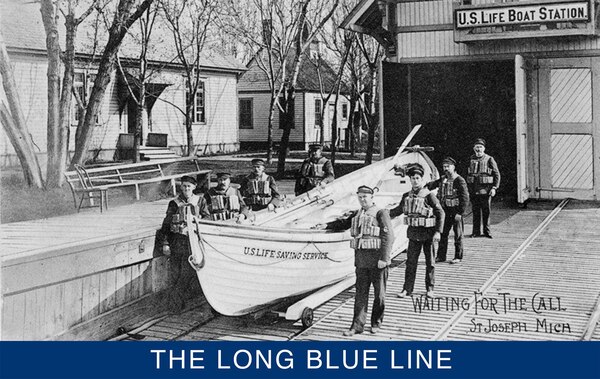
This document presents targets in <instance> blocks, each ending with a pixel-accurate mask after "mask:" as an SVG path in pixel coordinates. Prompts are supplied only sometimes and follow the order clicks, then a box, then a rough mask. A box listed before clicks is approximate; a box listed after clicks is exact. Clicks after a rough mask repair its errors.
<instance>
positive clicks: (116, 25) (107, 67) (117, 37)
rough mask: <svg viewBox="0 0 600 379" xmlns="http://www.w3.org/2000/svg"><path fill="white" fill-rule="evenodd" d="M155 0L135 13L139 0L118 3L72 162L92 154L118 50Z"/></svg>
mask: <svg viewBox="0 0 600 379" xmlns="http://www.w3.org/2000/svg"><path fill="white" fill-rule="evenodd" d="M152 2H153V0H144V1H143V2H142V3H141V4H140V5H139V7H138V8H137V9H136V11H135V12H134V13H133V14H130V11H131V9H132V8H133V7H134V6H135V4H136V2H135V1H133V0H120V1H119V4H118V6H117V13H116V14H115V18H114V20H113V23H112V25H111V26H110V29H109V33H108V42H107V43H106V47H105V48H104V52H103V53H102V58H101V59H100V64H99V65H98V74H97V75H96V80H95V82H94V87H93V88H92V92H91V94H90V99H89V101H88V104H87V107H86V109H85V116H84V121H83V125H82V127H81V130H77V139H76V141H75V154H74V156H73V159H72V161H71V164H82V163H83V162H84V160H85V158H86V156H87V154H88V151H89V148H90V144H91V140H92V134H93V130H94V126H95V123H96V116H97V115H98V112H99V111H100V107H101V106H102V99H104V94H105V93H106V89H107V88H108V85H109V84H110V80H111V75H112V73H113V71H114V70H115V67H116V64H117V53H118V51H119V47H120V46H121V42H122V41H123V38H125V35H126V34H127V30H128V29H129V27H130V26H131V25H132V24H133V23H134V22H135V21H136V20H137V19H138V18H140V16H141V15H142V14H143V12H145V11H146V9H148V7H149V6H150V5H151V4H152Z"/></svg>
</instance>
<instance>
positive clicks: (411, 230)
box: [390, 189, 446, 241]
mask: <svg viewBox="0 0 600 379" xmlns="http://www.w3.org/2000/svg"><path fill="white" fill-rule="evenodd" d="M419 191H420V189H419ZM411 192H413V190H411V191H409V192H406V193H405V194H404V195H402V201H400V204H399V205H398V206H397V207H395V208H393V209H391V210H390V217H391V218H394V217H398V216H400V215H401V214H402V213H404V202H405V201H406V198H407V197H408V195H409V194H410V193H411ZM425 204H427V205H428V206H430V207H431V208H432V209H433V215H434V216H435V227H433V228H426V227H424V226H409V227H408V230H407V231H406V235H407V237H408V239H411V240H415V241H427V240H430V239H432V238H433V235H434V234H435V232H439V233H440V234H441V233H442V230H443V229H444V217H445V216H446V215H445V213H444V209H442V205H441V204H440V201H439V200H438V198H437V197H436V196H435V195H434V194H433V193H431V192H430V193H429V194H427V196H426V197H425Z"/></svg>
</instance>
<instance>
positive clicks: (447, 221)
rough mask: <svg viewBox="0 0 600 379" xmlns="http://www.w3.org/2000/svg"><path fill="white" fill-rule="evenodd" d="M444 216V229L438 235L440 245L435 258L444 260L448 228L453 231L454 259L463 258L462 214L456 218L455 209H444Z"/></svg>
mask: <svg viewBox="0 0 600 379" xmlns="http://www.w3.org/2000/svg"><path fill="white" fill-rule="evenodd" d="M444 211H445V212H446V217H445V218H444V229H443V230H442V235H441V237H440V246H439V248H438V252H437V260H438V261H445V260H446V253H447V252H448V238H449V236H450V229H452V230H453V231H454V259H463V241H462V240H463V235H464V229H465V226H464V222H463V218H462V216H461V217H460V218H458V219H457V217H456V216H457V213H456V211H454V212H453V211H452V210H450V209H444Z"/></svg>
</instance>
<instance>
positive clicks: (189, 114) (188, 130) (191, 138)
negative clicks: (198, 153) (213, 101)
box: [185, 91, 195, 157]
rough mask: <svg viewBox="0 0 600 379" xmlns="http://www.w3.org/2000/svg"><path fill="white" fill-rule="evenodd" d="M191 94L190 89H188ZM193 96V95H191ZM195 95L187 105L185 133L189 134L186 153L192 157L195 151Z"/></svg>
mask: <svg viewBox="0 0 600 379" xmlns="http://www.w3.org/2000/svg"><path fill="white" fill-rule="evenodd" d="M188 93H189V94H191V92H190V91H188ZM189 96H192V95H189ZM193 101H194V99H193V97H192V99H189V100H188V106H186V108H185V133H186V135H187V151H186V153H185V155H186V156H188V157H191V156H192V154H193V153H194V150H195V149H194V135H193V134H192V133H193V129H192V124H193V120H194V119H193V116H194V115H193V114H192V112H193V108H192V104H193Z"/></svg>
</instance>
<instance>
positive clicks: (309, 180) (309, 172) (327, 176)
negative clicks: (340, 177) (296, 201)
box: [295, 144, 335, 196]
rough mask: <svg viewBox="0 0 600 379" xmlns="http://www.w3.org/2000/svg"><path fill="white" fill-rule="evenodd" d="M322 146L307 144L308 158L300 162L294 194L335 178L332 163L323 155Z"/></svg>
mask: <svg viewBox="0 0 600 379" xmlns="http://www.w3.org/2000/svg"><path fill="white" fill-rule="evenodd" d="M322 154H323V146H321V145H320V144H312V145H310V146H309V150H308V158H306V159H305V160H304V162H302V166H301V167H300V171H299V173H298V178H297V179H296V186H295V193H296V196H298V195H300V194H302V193H304V192H308V191H310V190H311V189H313V188H315V187H317V186H318V185H324V184H327V183H330V182H332V181H333V179H335V174H334V172H333V165H332V164H331V161H330V160H329V159H327V158H325V157H324V156H322Z"/></svg>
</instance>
